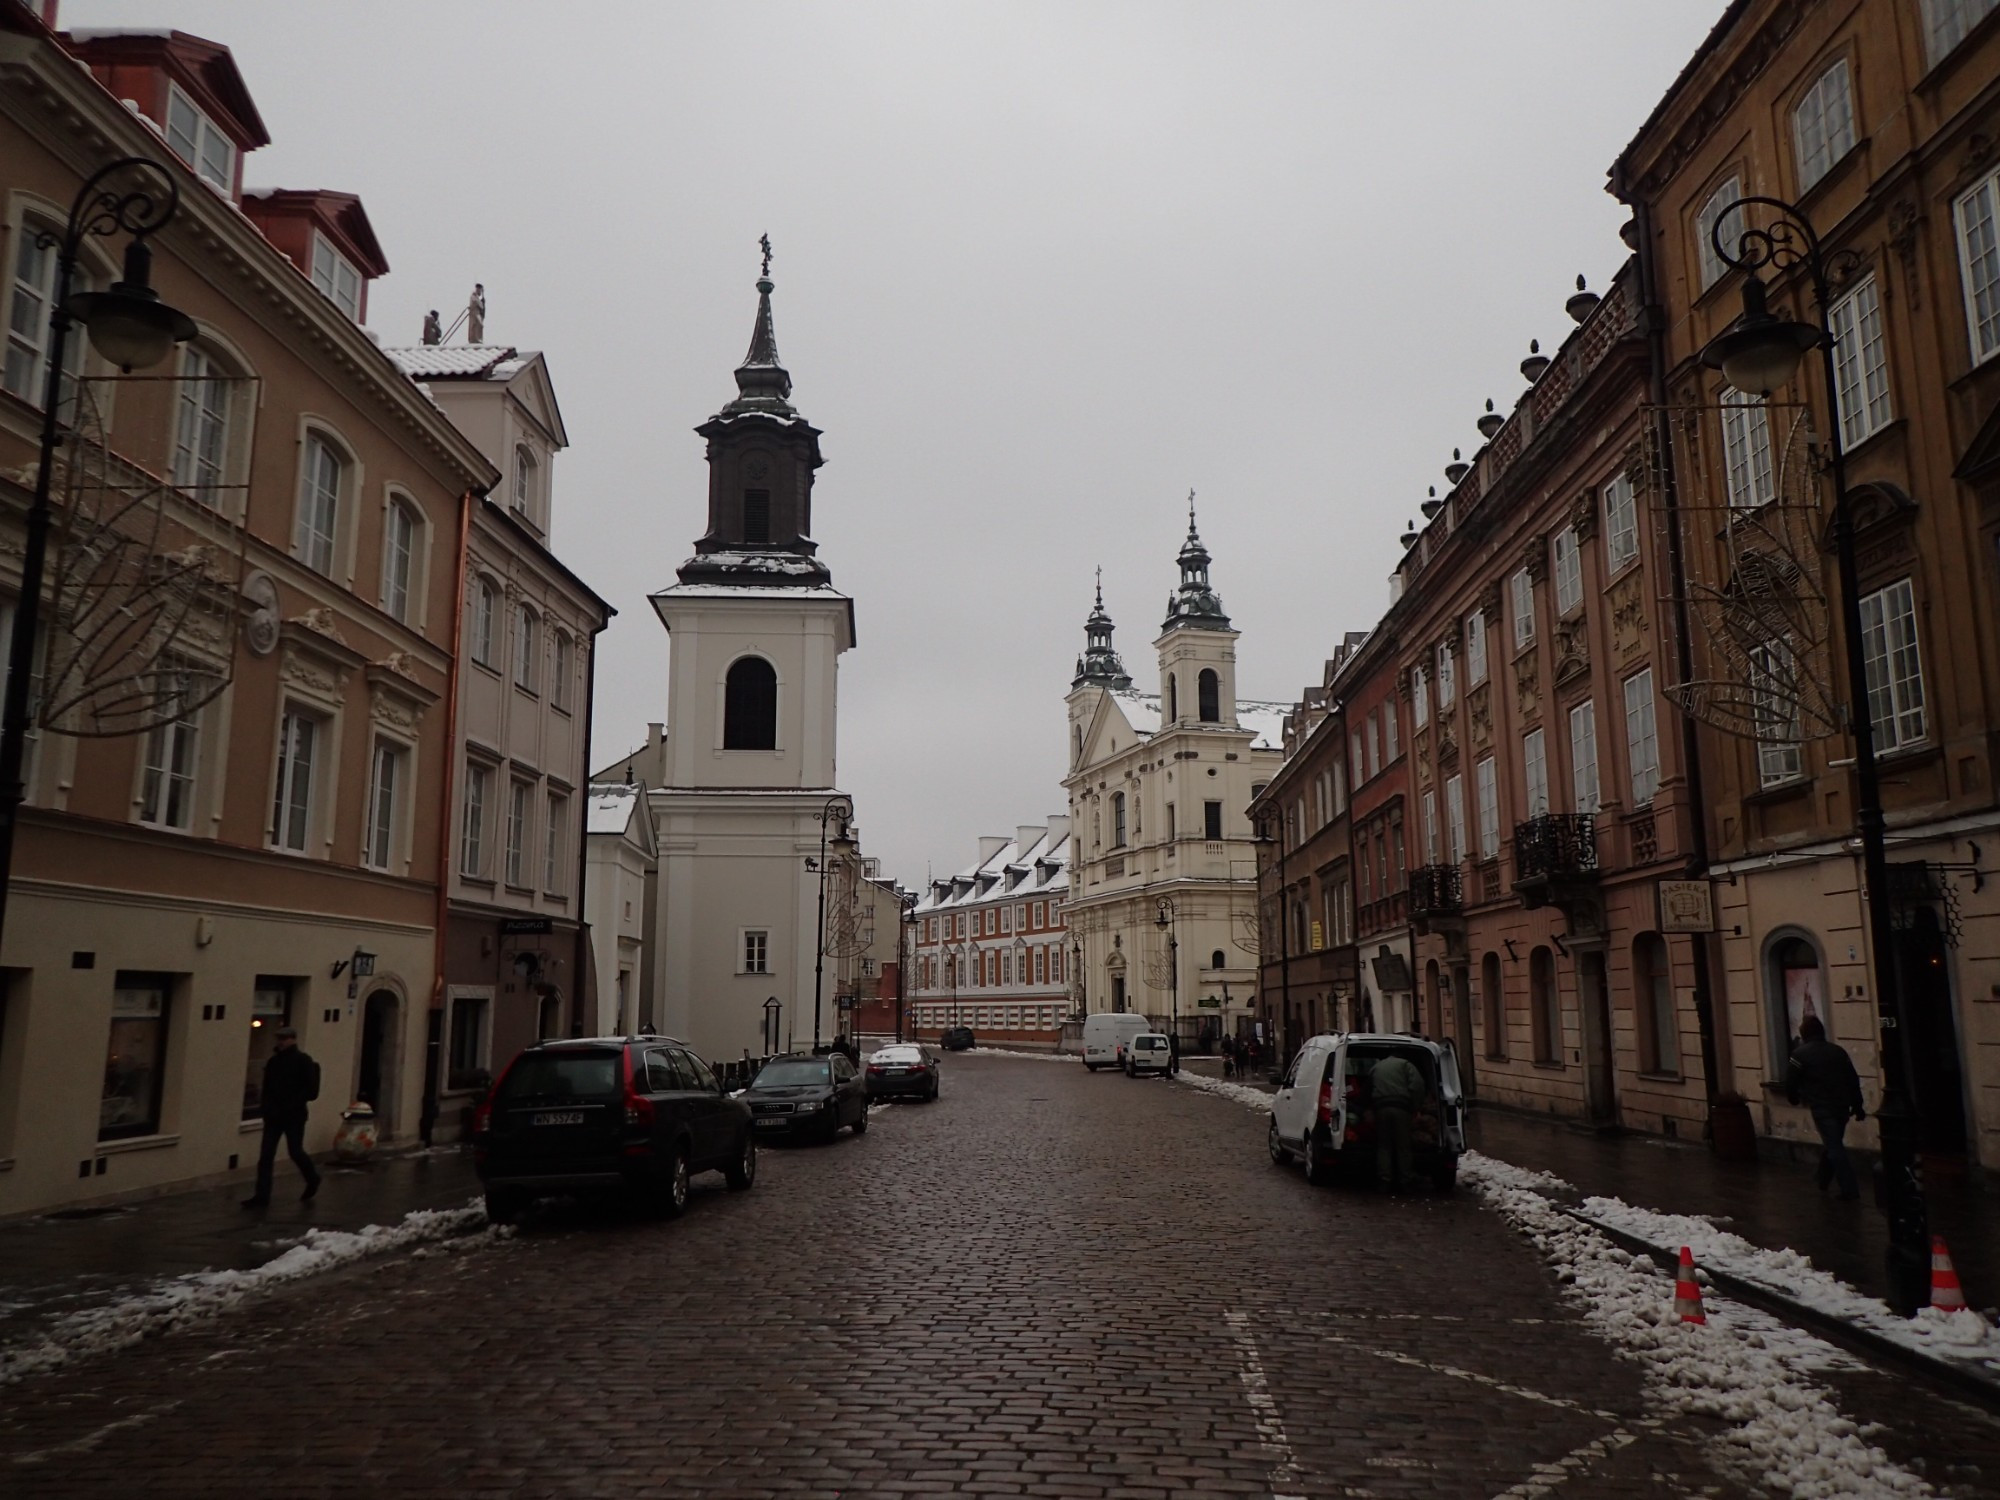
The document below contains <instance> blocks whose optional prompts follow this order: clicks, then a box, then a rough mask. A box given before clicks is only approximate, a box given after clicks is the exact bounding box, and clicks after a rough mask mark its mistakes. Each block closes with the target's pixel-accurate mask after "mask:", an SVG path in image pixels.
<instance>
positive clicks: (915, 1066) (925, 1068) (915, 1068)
mask: <svg viewBox="0 0 2000 1500" xmlns="http://www.w3.org/2000/svg"><path fill="white" fill-rule="evenodd" d="M930 1070H931V1065H930V1064H929V1063H911V1064H910V1071H911V1072H912V1073H928V1072H930Z"/></svg>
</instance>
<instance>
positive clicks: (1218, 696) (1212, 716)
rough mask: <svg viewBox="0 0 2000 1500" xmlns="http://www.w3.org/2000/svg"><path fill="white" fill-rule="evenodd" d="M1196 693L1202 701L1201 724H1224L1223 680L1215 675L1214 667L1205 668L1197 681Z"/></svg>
mask: <svg viewBox="0 0 2000 1500" xmlns="http://www.w3.org/2000/svg"><path fill="white" fill-rule="evenodd" d="M1195 689H1196V692H1197V693H1198V694H1199V695H1200V700H1201V704H1200V707H1201V722H1202V723H1204V724H1220V723H1221V722H1222V679H1221V678H1220V677H1217V676H1216V675H1215V669H1214V668H1212V667H1203V668H1202V669H1201V676H1200V677H1199V678H1198V679H1196V683H1195Z"/></svg>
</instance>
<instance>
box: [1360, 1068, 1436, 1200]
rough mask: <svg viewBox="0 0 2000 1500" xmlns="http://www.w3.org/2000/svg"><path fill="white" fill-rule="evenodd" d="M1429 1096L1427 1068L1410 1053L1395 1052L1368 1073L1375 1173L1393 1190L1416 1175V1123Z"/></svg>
mask: <svg viewBox="0 0 2000 1500" xmlns="http://www.w3.org/2000/svg"><path fill="white" fill-rule="evenodd" d="M1429 1097H1430V1085H1429V1084H1427V1083H1426V1082H1425V1081H1424V1075H1423V1071H1422V1070H1421V1069H1420V1068H1418V1067H1417V1065H1416V1064H1415V1063H1413V1062H1411V1061H1410V1060H1409V1059H1408V1058H1407V1057H1402V1056H1399V1055H1396V1054H1391V1055H1390V1056H1388V1057H1385V1058H1383V1059H1382V1060H1381V1061H1380V1062H1378V1063H1377V1064H1375V1067H1374V1071H1372V1072H1371V1073H1370V1074H1369V1075H1368V1099H1369V1102H1370V1103H1371V1104H1373V1105H1374V1107H1375V1175H1376V1177H1377V1178H1378V1179H1379V1180H1380V1181H1381V1184H1382V1186H1383V1187H1385V1188H1387V1189H1388V1190H1389V1191H1390V1192H1392V1193H1400V1192H1401V1191H1402V1190H1403V1187H1404V1185H1405V1184H1406V1183H1408V1182H1409V1181H1410V1180H1411V1179H1412V1178H1414V1177H1415V1176H1416V1167H1415V1163H1414V1161H1413V1154H1414V1153H1413V1152H1412V1151H1411V1149H1410V1147H1411V1136H1412V1134H1413V1128H1412V1127H1413V1125H1414V1122H1415V1116H1416V1113H1417V1111H1418V1110H1420V1109H1422V1108H1423V1106H1424V1103H1425V1101H1426V1100H1427V1099H1428V1098H1429Z"/></svg>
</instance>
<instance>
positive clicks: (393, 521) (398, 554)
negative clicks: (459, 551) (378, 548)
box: [382, 500, 417, 625]
mask: <svg viewBox="0 0 2000 1500" xmlns="http://www.w3.org/2000/svg"><path fill="white" fill-rule="evenodd" d="M385 519H386V524H385V525H384V527H383V530H382V607H383V608H384V609H386V610H387V611H388V612H389V613H390V614H392V615H394V616H395V617H396V618H397V619H398V620H401V621H402V622H403V623H404V624H405V625H407V624H409V623H410V580H411V577H412V575H413V573H414V571H415V563H416V553H417V513H416V511H415V510H413V509H412V508H411V507H410V505H409V504H408V502H406V501H403V500H391V501H390V502H389V513H388V516H387V517H386V518H385Z"/></svg>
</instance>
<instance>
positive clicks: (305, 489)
mask: <svg viewBox="0 0 2000 1500" xmlns="http://www.w3.org/2000/svg"><path fill="white" fill-rule="evenodd" d="M346 472H347V465H346V464H345V463H344V462H343V461H342V460H341V457H340V455H339V454H338V453H336V452H334V451H333V445H332V444H331V443H329V442H327V441H326V439H325V438H323V437H320V436H319V435H318V434H317V433H310V434H308V435H307V437H306V461H305V468H304V470H303V472H302V473H301V474H300V475H299V516H298V524H297V525H296V526H295V527H294V528H293V532H292V551H293V553H294V554H295V555H296V556H297V557H298V558H299V560H300V561H301V562H303V563H304V564H305V565H306V566H307V567H309V568H311V569H312V570H313V571H314V572H315V573H324V574H326V575H327V576H328V577H331V576H332V575H333V538H334V532H335V529H336V528H337V527H338V525H339V523H340V489H341V485H342V483H343V482H344V480H345V478H346Z"/></svg>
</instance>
